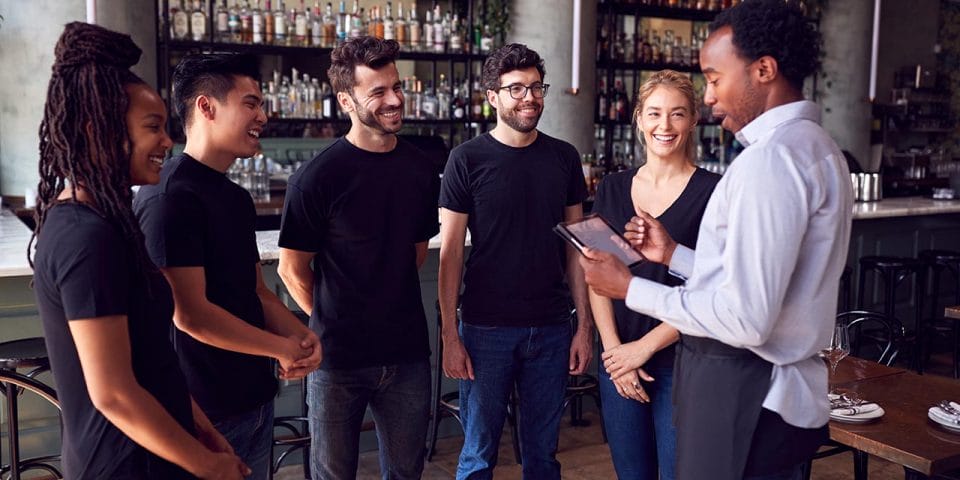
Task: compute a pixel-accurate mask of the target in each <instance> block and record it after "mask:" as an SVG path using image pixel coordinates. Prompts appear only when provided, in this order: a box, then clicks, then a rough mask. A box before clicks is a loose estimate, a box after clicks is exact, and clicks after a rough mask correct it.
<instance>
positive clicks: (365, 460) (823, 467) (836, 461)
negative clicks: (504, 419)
mask: <svg viewBox="0 0 960 480" xmlns="http://www.w3.org/2000/svg"><path fill="white" fill-rule="evenodd" d="M929 371H930V372H932V373H933V374H942V375H949V374H950V369H949V357H948V356H943V357H941V356H939V355H937V356H934V358H933V359H932V362H931V366H930V367H929ZM586 418H587V419H588V420H589V421H590V426H586V427H572V426H569V425H567V424H566V423H567V422H566V421H565V422H564V426H563V428H562V429H561V431H560V449H559V452H558V454H557V457H558V459H559V460H560V464H561V465H562V469H563V470H562V477H563V478H564V479H569V480H588V479H589V480H598V479H615V478H616V474H615V473H614V471H613V464H612V463H611V460H610V451H609V449H608V448H607V445H606V444H604V443H603V438H602V436H601V434H600V426H599V418H598V417H597V416H596V414H593V413H587V416H586ZM462 445H463V438H462V437H452V438H445V439H441V440H440V441H439V442H437V451H436V453H435V454H434V457H433V461H432V462H428V463H427V464H426V466H425V468H424V473H423V478H424V480H450V479H452V478H454V476H455V475H454V474H455V472H456V468H457V456H458V455H459V453H460V447H461V446H462ZM869 465H870V475H869V477H870V479H871V480H900V479H902V478H903V468H902V467H900V466H899V465H895V464H891V463H889V462H886V461H883V460H881V459H878V458H876V457H870V463H869ZM379 472H380V468H379V463H378V459H377V452H367V453H364V454H362V455H361V457H360V467H359V471H358V474H357V478H358V479H364V480H374V479H378V478H380V474H379ZM276 478H277V479H281V480H293V479H297V480H299V479H302V478H303V473H302V469H301V468H300V467H299V466H292V467H287V468H284V469H283V470H282V471H281V475H279V476H277V477H276ZM494 478H495V479H496V480H514V479H517V480H519V479H520V478H521V472H520V466H519V465H517V464H516V462H515V461H514V459H513V450H512V448H511V444H510V435H509V432H508V431H505V432H504V435H503V439H502V441H501V443H500V462H499V465H498V466H497V468H496V470H495V471H494ZM811 478H812V479H814V480H849V479H852V478H853V460H852V455H851V454H850V453H843V454H840V455H834V456H832V457H828V458H824V459H820V460H817V461H815V462H813V473H812V475H811Z"/></svg>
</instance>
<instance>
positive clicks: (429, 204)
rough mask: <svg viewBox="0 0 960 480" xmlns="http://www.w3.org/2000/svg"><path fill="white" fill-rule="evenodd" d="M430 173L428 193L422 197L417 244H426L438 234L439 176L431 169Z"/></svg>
mask: <svg viewBox="0 0 960 480" xmlns="http://www.w3.org/2000/svg"><path fill="white" fill-rule="evenodd" d="M429 171H430V191H429V192H428V193H427V195H425V196H424V200H425V202H424V205H423V226H422V227H421V229H420V234H419V236H418V239H417V243H419V242H426V241H428V240H430V239H431V238H433V237H434V235H436V234H438V233H440V218H439V214H438V212H437V202H438V197H439V195H440V175H438V174H437V172H436V171H435V170H433V169H432V168H431V169H430V170H429Z"/></svg>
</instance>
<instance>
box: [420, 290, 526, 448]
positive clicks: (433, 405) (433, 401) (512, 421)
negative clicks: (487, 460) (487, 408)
mask: <svg viewBox="0 0 960 480" xmlns="http://www.w3.org/2000/svg"><path fill="white" fill-rule="evenodd" d="M435 306H436V309H437V335H436V338H435V342H436V343H435V344H434V352H435V353H436V359H437V369H436V371H435V372H434V374H433V390H432V392H431V398H430V425H429V426H428V427H427V435H428V437H427V453H426V458H427V461H428V462H429V461H432V459H433V451H434V450H435V449H436V447H437V431H438V430H439V429H440V421H441V420H443V419H444V418H447V417H451V418H454V419H456V420H457V423H459V424H460V428H461V429H462V428H463V420H461V419H460V403H459V402H460V392H459V390H454V391H452V392H447V393H443V394H441V393H440V387H441V383H442V381H443V336H442V329H443V324H442V319H441V316H440V301H437V302H436V304H435ZM458 316H459V315H458ZM516 412H517V406H516V396H515V395H514V394H511V395H510V400H509V401H508V402H507V423H508V424H509V425H510V434H511V437H512V438H513V456H514V458H515V459H516V460H517V463H518V464H520V463H522V460H523V459H522V458H521V456H520V432H519V430H518V427H517V413H516Z"/></svg>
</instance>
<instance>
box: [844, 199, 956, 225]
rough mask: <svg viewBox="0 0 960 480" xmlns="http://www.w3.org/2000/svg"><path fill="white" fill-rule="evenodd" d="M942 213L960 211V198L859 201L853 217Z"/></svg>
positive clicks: (858, 218) (888, 216) (869, 217)
mask: <svg viewBox="0 0 960 480" xmlns="http://www.w3.org/2000/svg"><path fill="white" fill-rule="evenodd" d="M942 213H960V200H933V199H931V198H926V197H902V198H885V199H883V200H881V201H879V202H857V203H855V204H854V205H853V219H854V220H866V219H871V218H890V217H914V216H918V215H935V214H942Z"/></svg>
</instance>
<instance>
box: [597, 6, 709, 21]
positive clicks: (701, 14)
mask: <svg viewBox="0 0 960 480" xmlns="http://www.w3.org/2000/svg"><path fill="white" fill-rule="evenodd" d="M597 9H598V13H607V14H611V13H612V14H615V15H635V16H639V17H653V18H668V19H673V20H693V21H695V22H709V21H712V20H713V18H714V17H716V16H717V14H718V13H720V11H719V10H698V9H695V8H679V7H662V6H653V5H642V4H638V3H632V4H631V3H622V2H606V3H601V4H600V5H598V7H597Z"/></svg>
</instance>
